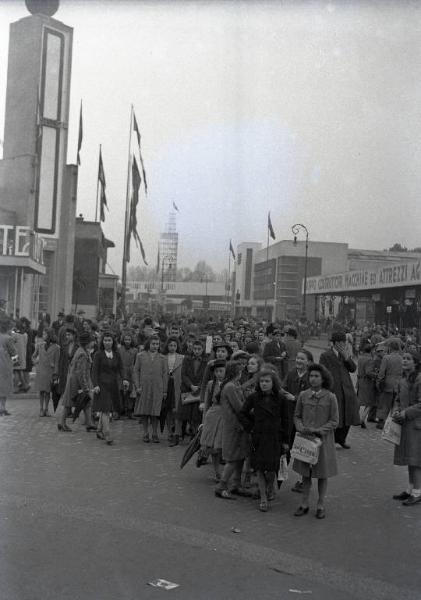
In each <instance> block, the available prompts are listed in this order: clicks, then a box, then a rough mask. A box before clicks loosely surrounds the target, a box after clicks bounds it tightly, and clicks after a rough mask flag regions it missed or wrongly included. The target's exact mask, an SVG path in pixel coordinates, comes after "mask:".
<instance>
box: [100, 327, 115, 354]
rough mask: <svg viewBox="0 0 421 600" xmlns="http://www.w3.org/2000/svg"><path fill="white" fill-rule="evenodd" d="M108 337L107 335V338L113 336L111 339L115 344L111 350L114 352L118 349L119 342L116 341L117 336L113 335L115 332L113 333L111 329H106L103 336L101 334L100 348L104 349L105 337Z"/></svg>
mask: <svg viewBox="0 0 421 600" xmlns="http://www.w3.org/2000/svg"><path fill="white" fill-rule="evenodd" d="M106 337H107V338H111V339H112V340H113V346H112V348H111V350H112V351H113V352H116V351H117V342H116V339H115V337H114V336H113V334H112V333H111V331H105V332H104V333H103V334H102V336H101V341H100V343H99V349H100V350H104V338H106Z"/></svg>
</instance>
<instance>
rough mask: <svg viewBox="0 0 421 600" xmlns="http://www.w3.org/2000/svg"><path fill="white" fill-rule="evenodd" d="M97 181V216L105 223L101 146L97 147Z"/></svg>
mask: <svg viewBox="0 0 421 600" xmlns="http://www.w3.org/2000/svg"><path fill="white" fill-rule="evenodd" d="M98 181H99V183H100V184H101V191H100V201H99V207H100V209H99V214H100V219H101V221H105V211H104V208H105V207H106V208H107V210H108V204H107V196H106V195H105V188H106V183H105V173H104V164H103V162H102V152H101V146H100V147H99V162H98Z"/></svg>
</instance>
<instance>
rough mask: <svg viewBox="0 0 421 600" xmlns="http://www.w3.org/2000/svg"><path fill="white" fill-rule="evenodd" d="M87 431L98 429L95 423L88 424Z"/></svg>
mask: <svg viewBox="0 0 421 600" xmlns="http://www.w3.org/2000/svg"><path fill="white" fill-rule="evenodd" d="M86 431H96V427H95V425H88V426H87V428H86Z"/></svg>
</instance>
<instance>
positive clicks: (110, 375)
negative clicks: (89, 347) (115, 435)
mask: <svg viewBox="0 0 421 600" xmlns="http://www.w3.org/2000/svg"><path fill="white" fill-rule="evenodd" d="M121 378H122V362H121V356H120V354H119V352H118V350H117V344H116V341H115V339H114V338H113V336H112V335H111V333H108V332H106V333H104V335H103V337H102V340H101V342H100V345H99V350H98V351H97V352H96V353H95V355H94V360H93V365H92V382H93V384H94V390H93V391H94V393H95V394H96V396H95V402H94V407H93V409H94V411H96V412H99V413H100V417H99V421H98V428H97V434H96V436H97V438H98V439H100V440H105V441H106V442H107V444H109V445H111V444H112V443H113V440H112V438H111V433H110V413H111V412H112V410H113V405H114V403H115V399H116V398H117V399H118V398H119V394H120V380H121ZM123 386H124V387H125V388H126V387H127V388H128V387H129V382H128V381H126V380H123Z"/></svg>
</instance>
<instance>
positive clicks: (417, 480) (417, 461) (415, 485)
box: [393, 352, 421, 506]
mask: <svg viewBox="0 0 421 600" xmlns="http://www.w3.org/2000/svg"><path fill="white" fill-rule="evenodd" d="M420 361H421V357H420V356H419V355H418V354H410V353H409V352H405V353H404V354H403V356H402V371H403V376H402V378H401V379H400V381H399V386H398V390H397V398H396V401H395V405H394V409H393V420H394V421H395V422H396V423H399V424H400V425H401V426H402V429H401V441H400V444H399V445H396V446H395V456H394V460H393V463H394V464H395V465H399V466H407V467H408V487H407V489H406V490H405V491H404V492H402V493H400V494H396V495H395V496H393V498H394V499H395V500H403V504H404V505H405V506H412V505H413V504H418V503H421V375H420V373H419V369H420Z"/></svg>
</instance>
